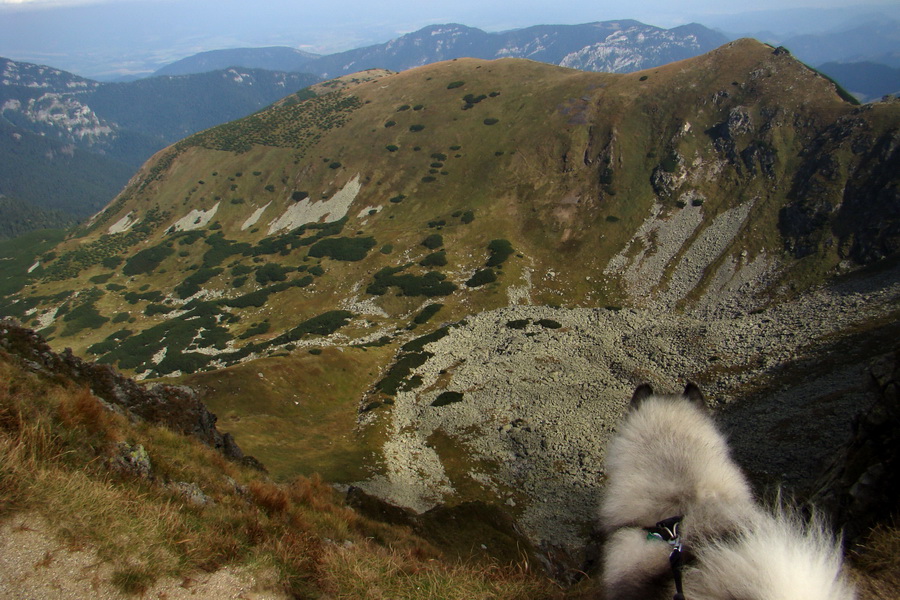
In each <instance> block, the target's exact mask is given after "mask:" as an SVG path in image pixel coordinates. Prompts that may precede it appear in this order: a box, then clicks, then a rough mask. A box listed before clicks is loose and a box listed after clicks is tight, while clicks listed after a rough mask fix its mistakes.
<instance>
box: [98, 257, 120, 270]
mask: <svg viewBox="0 0 900 600" xmlns="http://www.w3.org/2000/svg"><path fill="white" fill-rule="evenodd" d="M123 260H125V259H123V258H122V257H121V256H107V257H106V258H103V259H102V260H101V261H100V264H101V265H103V267H104V268H107V269H115V268H117V267H118V266H119V265H121V264H122V261H123Z"/></svg>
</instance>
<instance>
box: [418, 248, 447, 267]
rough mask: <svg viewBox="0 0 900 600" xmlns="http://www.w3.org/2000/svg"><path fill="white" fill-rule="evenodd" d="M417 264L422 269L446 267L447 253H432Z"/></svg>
mask: <svg viewBox="0 0 900 600" xmlns="http://www.w3.org/2000/svg"><path fill="white" fill-rule="evenodd" d="M419 264H420V265H422V266H423V267H443V266H446V265H447V252H446V251H444V250H441V251H440V252H432V253H431V254H429V255H428V256H426V257H425V258H423V259H422V260H420V261H419Z"/></svg>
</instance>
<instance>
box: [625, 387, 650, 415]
mask: <svg viewBox="0 0 900 600" xmlns="http://www.w3.org/2000/svg"><path fill="white" fill-rule="evenodd" d="M652 395H653V388H652V387H650V384H649V383H642V384H641V385H639V386H638V387H637V389H635V390H634V394H632V395H631V405H630V408H632V409H635V408H637V407H639V406H640V405H641V403H642V402H643V401H644V400H646V399H647V398H649V397H650V396H652Z"/></svg>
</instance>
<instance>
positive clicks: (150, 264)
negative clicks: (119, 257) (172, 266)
mask: <svg viewBox="0 0 900 600" xmlns="http://www.w3.org/2000/svg"><path fill="white" fill-rule="evenodd" d="M174 252H175V251H174V250H172V249H171V248H169V247H167V246H165V245H162V244H161V245H158V246H153V247H152V248H147V249H146V250H141V251H140V252H138V253H137V254H135V255H134V256H132V257H131V258H129V259H128V260H126V261H125V266H123V267H122V273H123V274H124V275H128V276H129V277H130V276H132V275H141V274H144V273H152V272H153V271H154V269H156V268H157V267H158V266H159V265H160V264H161V263H162V261H164V260H165V259H166V258H167V257H169V256H170V255H171V254H173V253H174Z"/></svg>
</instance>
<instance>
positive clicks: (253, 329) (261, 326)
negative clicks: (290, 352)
mask: <svg viewBox="0 0 900 600" xmlns="http://www.w3.org/2000/svg"><path fill="white" fill-rule="evenodd" d="M271 327H272V326H271V325H270V324H269V322H268V321H263V322H262V323H256V324H254V325H251V326H250V329H248V330H247V331H245V332H244V333H242V334H241V335H239V336H238V337H239V338H240V339H242V340H246V339H248V338H251V337H253V336H255V335H261V334H263V333H268V331H269V329H271Z"/></svg>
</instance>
